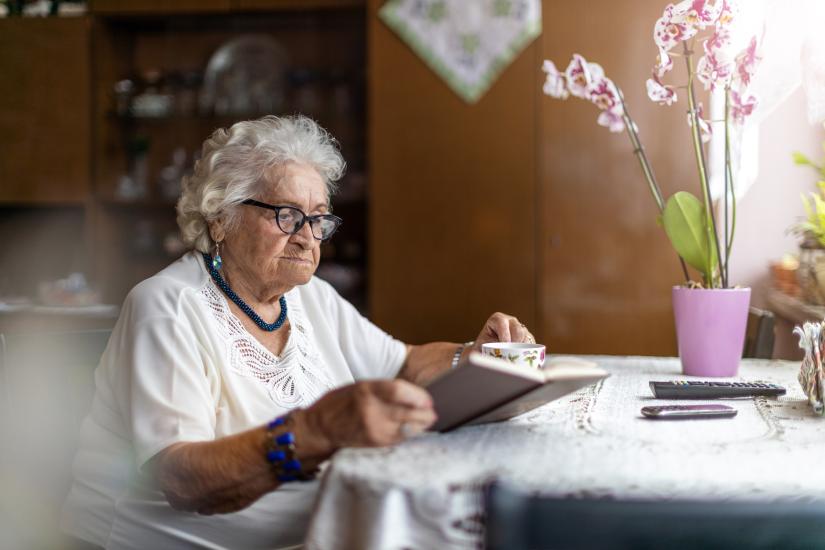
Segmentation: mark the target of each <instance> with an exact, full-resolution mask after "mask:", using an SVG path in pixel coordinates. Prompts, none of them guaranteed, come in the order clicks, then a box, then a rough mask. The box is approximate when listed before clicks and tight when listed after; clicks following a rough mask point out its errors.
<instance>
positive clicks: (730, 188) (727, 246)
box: [725, 87, 736, 286]
mask: <svg viewBox="0 0 825 550" xmlns="http://www.w3.org/2000/svg"><path fill="white" fill-rule="evenodd" d="M729 108H730V88H729V87H725V270H726V271H727V269H728V266H729V265H730V249H731V245H732V244H733V238H732V235H730V234H728V227H729V225H728V191H730V194H731V200H732V201H734V200H736V199H735V197H733V182H732V181H731V180H732V178H731V177H730V171H729V170H728V167H729V166H730V132H729V129H728V109H729ZM730 233H733V226H730ZM726 275H728V273H726ZM727 283H728V281H727V280H726V281H725V286H727Z"/></svg>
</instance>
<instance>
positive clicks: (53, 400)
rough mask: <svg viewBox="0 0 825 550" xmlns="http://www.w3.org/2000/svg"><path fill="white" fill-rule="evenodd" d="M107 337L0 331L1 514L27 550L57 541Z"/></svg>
mask: <svg viewBox="0 0 825 550" xmlns="http://www.w3.org/2000/svg"><path fill="white" fill-rule="evenodd" d="M109 335H110V331H108V330H93V331H75V332H60V333H14V334H12V333H6V334H0V437H2V440H0V441H2V442H1V443H0V481H2V484H3V491H0V514H2V512H3V510H4V509H5V510H7V511H12V512H13V514H14V519H13V520H7V523H8V525H7V527H13V528H14V532H12V533H10V534H9V533H8V529H5V530H6V531H7V534H8V535H9V536H11V535H17V536H21V537H25V540H28V543H27V544H26V546H28V547H32V548H34V547H52V546H54V541H55V540H59V537H60V534H59V533H58V531H57V521H56V518H57V514H58V512H59V510H60V507H61V505H62V502H63V499H64V497H65V495H66V493H67V491H68V489H69V486H70V483H71V463H72V459H73V457H74V453H75V451H76V447H77V435H78V431H79V429H80V425H81V422H82V420H83V418H84V417H85V416H86V414H87V413H88V410H89V406H90V404H91V401H92V396H93V395H94V370H95V368H96V367H97V364H98V361H99V360H100V356H101V354H102V353H103V350H104V349H105V347H106V343H107V342H108V340H109ZM4 501H5V502H4ZM0 520H2V518H0ZM2 540H3V538H2V536H0V541H2ZM61 545H62V543H61ZM0 546H2V544H0Z"/></svg>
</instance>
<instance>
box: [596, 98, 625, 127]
mask: <svg viewBox="0 0 825 550" xmlns="http://www.w3.org/2000/svg"><path fill="white" fill-rule="evenodd" d="M622 113H623V109H622V106H621V104H618V105H616V106H614V107H613V108H611V109H607V110H605V111H602V112H601V114H599V118H598V119H597V120H596V122H597V123H598V124H599V126H605V127H606V128H607V129H608V130H610V131H611V132H621V131H622V130H624V128H625V126H624V118H623V117H622Z"/></svg>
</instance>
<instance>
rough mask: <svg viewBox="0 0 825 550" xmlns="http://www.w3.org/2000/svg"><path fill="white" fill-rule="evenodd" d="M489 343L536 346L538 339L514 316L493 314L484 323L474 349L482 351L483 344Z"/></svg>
mask: <svg viewBox="0 0 825 550" xmlns="http://www.w3.org/2000/svg"><path fill="white" fill-rule="evenodd" d="M489 342H527V343H530V344H535V343H536V339H535V338H534V337H533V335H532V334H531V333H530V331H529V330H527V327H526V326H525V325H524V323H522V322H521V321H519V320H518V319H516V318H515V317H513V316H512V315H507V314H505V313H493V314H492V315H491V316H490V318H489V319H487V322H486V323H484V327H483V328H482V329H481V332H479V333H478V337H477V338H476V340H475V342H474V343H473V347H472V349H473V350H474V351H481V344H487V343H489Z"/></svg>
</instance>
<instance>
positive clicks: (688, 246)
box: [662, 191, 718, 279]
mask: <svg viewBox="0 0 825 550" xmlns="http://www.w3.org/2000/svg"><path fill="white" fill-rule="evenodd" d="M662 221H663V223H664V226H665V233H667V237H668V239H670V244H672V245H673V248H675V249H676V252H677V253H678V254H679V256H681V257H682V258H683V259H684V260H685V262H687V264H688V265H690V266H691V267H694V268H696V269H697V270H699V271H700V272H702V274H703V275H704V276H705V279H708V278H710V277H711V276H713V274H714V272H715V271H716V266H717V264H718V254H717V250H716V245H715V243H713V245H712V247H713V254H710V253H709V249H710V245H709V243H708V235H707V225H706V217H705V207H704V205H703V204H702V203H701V201H700V200H699V199H697V198H696V197H695V196H693V195H691V194H690V193H688V192H687V191H679V192H678V193H675V194H674V195H673V196H672V197H670V198H669V199H668V201H667V203H666V204H665V210H664V212H663V213H662Z"/></svg>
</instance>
